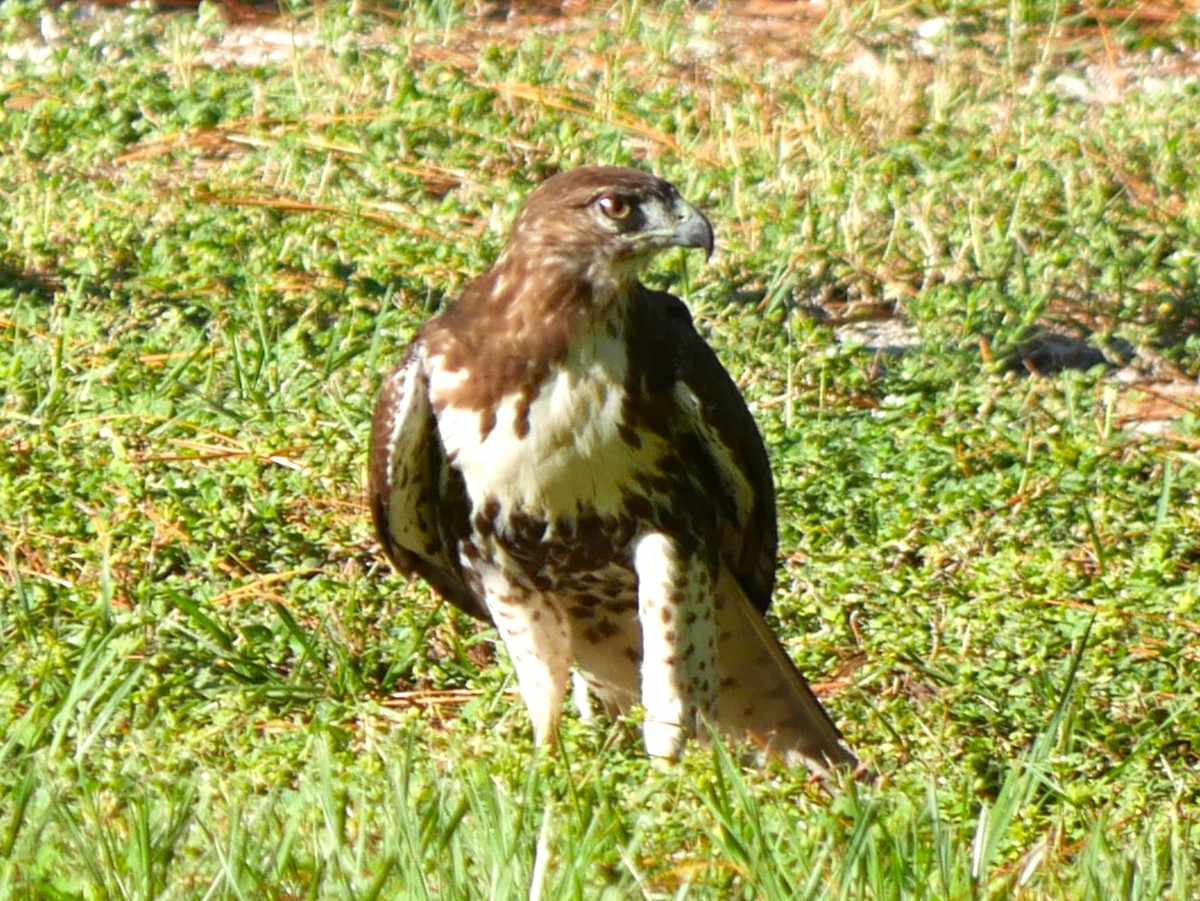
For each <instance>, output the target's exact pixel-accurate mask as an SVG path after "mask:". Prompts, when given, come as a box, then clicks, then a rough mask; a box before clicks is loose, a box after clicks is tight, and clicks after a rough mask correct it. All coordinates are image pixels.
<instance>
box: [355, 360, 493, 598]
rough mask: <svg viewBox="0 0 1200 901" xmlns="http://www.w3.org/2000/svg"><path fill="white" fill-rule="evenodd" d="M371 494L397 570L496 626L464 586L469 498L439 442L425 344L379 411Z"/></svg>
mask: <svg viewBox="0 0 1200 901" xmlns="http://www.w3.org/2000/svg"><path fill="white" fill-rule="evenodd" d="M367 495H368V502H369V504H370V507H371V517H372V519H373V520H374V523H375V533H376V535H378V537H379V541H380V544H382V545H383V549H384V551H385V552H386V553H387V555H388V559H390V560H391V561H392V564H393V565H394V566H395V567H396V569H397V570H398V571H399V572H401V573H403V574H404V575H406V576H420V577H421V578H422V579H424V580H425V581H426V582H427V583H429V585H430V586H432V587H433V588H434V590H436V591H437V592H438V594H440V595H441V596H442V597H443V598H445V599H446V600H448V601H449V602H450V603H452V604H453V605H454V606H455V607H457V608H458V609H459V610H462V611H463V612H464V613H469V614H470V615H471V616H474V617H477V618H478V619H482V620H488V619H490V616H489V615H488V612H487V608H486V607H485V606H484V604H483V602H482V601H481V600H480V598H479V597H478V596H477V595H476V594H475V593H474V592H472V591H471V590H470V589H469V588H468V587H467V585H466V583H465V581H464V580H463V573H462V565H461V563H460V562H459V557H458V539H459V538H460V537H461V536H462V535H464V534H465V533H466V530H467V515H468V505H467V500H466V492H465V489H464V488H463V484H462V477H461V476H460V475H459V473H458V471H457V470H455V469H454V468H453V467H451V466H450V465H449V463H448V461H447V460H446V452H445V450H444V449H443V447H442V442H441V439H440V438H439V437H438V431H437V421H436V419H435V418H434V411H433V407H432V406H431V405H430V403H429V381H428V377H427V374H426V370H425V348H424V344H423V343H422V341H421V339H420V338H419V337H418V338H417V340H415V341H413V343H412V344H411V345H409V348H408V353H407V354H406V356H405V358H404V362H403V363H401V364H400V366H398V367H397V368H396V369H395V370H394V371H393V372H392V374H391V375H389V376H388V377H387V379H386V380H385V381H384V383H383V388H382V390H381V391H380V394H379V400H378V402H377V403H376V405H375V415H374V419H373V425H372V429H371V451H370V473H369V475H368V486H367Z"/></svg>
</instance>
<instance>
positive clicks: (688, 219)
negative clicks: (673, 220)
mask: <svg viewBox="0 0 1200 901" xmlns="http://www.w3.org/2000/svg"><path fill="white" fill-rule="evenodd" d="M675 209H676V214H677V215H682V216H683V219H682V221H681V222H680V223H679V224H678V225H677V226H675V234H674V236H673V239H672V242H673V243H674V244H676V245H678V246H679V247H700V248H703V249H704V258H705V259H706V260H707V259H708V258H709V257H711V256H712V252H713V230H712V225H711V224H710V223H709V221H708V220H707V219H705V218H704V214H703V213H701V212H700V211H699V210H698V209H696V208H695V207H694V206H692V205H691V204H689V203H684V202H682V201H681V202H680V203H679V204H678V205H677V206H676V208H675Z"/></svg>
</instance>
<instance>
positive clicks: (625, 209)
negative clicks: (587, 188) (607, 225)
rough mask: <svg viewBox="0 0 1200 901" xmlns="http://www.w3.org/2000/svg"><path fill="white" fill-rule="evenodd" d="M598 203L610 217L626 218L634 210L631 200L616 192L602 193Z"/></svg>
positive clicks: (601, 209)
mask: <svg viewBox="0 0 1200 901" xmlns="http://www.w3.org/2000/svg"><path fill="white" fill-rule="evenodd" d="M596 203H598V204H599V205H600V211H601V212H603V213H604V215H605V216H607V217H608V218H609V219H624V218H626V217H627V216H628V215H629V213H630V211H632V210H633V205H632V204H630V203H629V201H627V200H625V199H624V198H623V197H618V196H617V195H616V194H601V195H600V199H599V200H597V201H596Z"/></svg>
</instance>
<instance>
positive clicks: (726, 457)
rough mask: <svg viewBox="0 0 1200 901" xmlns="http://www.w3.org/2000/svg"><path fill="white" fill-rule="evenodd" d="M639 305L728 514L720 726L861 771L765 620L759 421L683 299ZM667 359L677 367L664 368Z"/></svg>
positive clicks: (678, 439)
mask: <svg viewBox="0 0 1200 901" xmlns="http://www.w3.org/2000/svg"><path fill="white" fill-rule="evenodd" d="M637 310H638V314H637V315H638V317H639V318H640V320H641V321H640V322H637V323H636V325H635V327H634V328H633V329H631V334H632V335H633V336H640V337H634V338H632V339H631V344H632V345H633V353H632V356H633V357H634V359H637V358H638V357H639V356H641V357H642V360H644V361H645V365H646V366H647V367H648V368H647V372H648V373H649V376H648V377H649V378H663V377H671V378H673V379H674V381H675V385H674V387H673V390H672V393H674V394H675V395H676V397H681V401H682V402H681V403H680V409H678V411H677V412H678V414H679V419H678V421H677V426H676V428H677V429H679V430H680V431H677V432H676V434H675V435H673V440H674V441H675V443H676V444H678V445H681V446H685V447H689V446H690V448H691V453H689V454H688V455H687V458H686V463H687V465H689V466H691V467H694V468H697V469H700V470H706V471H705V472H703V473H701V474H700V480H701V481H702V482H703V483H705V484H706V485H707V486H708V487H709V489H710V490H709V491H708V497H709V499H710V500H711V501H712V502H713V503H715V504H716V506H717V507H718V510H719V534H720V541H721V548H720V552H721V553H720V556H721V560H720V564H719V566H718V573H717V580H716V584H715V586H714V591H715V594H716V626H717V644H718V650H717V655H716V663H717V709H716V721H715V725H716V726H717V727H719V728H720V729H721V730H722V731H723V732H725V733H726V734H729V735H732V736H735V737H737V736H743V735H745V736H749V737H750V738H751V739H753V740H754V741H755V742H757V743H758V744H759V745H760V746H761V747H763V748H764V750H766V751H767V752H768V753H769V754H771V755H776V756H782V757H784V758H787V759H789V760H790V759H791V758H793V757H799V758H800V759H803V760H806V761H807V762H808V763H809V765H812V766H816V767H817V768H818V769H824V768H825V767H827V766H831V765H835V766H845V767H849V768H853V767H855V766H856V765H857V763H858V761H857V759H856V758H855V757H854V755H853V754H852V753H850V752H849V751H848V750H847V749H846V747H845V745H844V744H843V743H842V740H841V733H840V732H839V731H838V729H837V727H836V726H835V725H834V723H833V721H832V720H831V719H830V717H829V715H828V713H827V712H826V711H825V709H824V708H823V707H822V706H821V703H820V702H819V701H818V700H817V698H816V696H815V695H814V694H813V692H812V689H811V688H810V687H809V685H808V682H807V680H805V678H804V676H803V675H801V673H800V671H799V670H798V669H797V668H796V665H795V664H794V663H793V662H792V660H791V658H790V657H789V656H788V655H787V653H786V652H785V651H784V649H783V647H782V646H781V645H780V644H779V641H778V639H777V638H776V637H775V635H774V634H773V633H772V632H771V629H770V627H769V626H768V624H767V622H766V620H765V619H764V618H763V614H764V613H765V612H766V610H767V607H768V606H769V604H770V601H771V592H772V589H773V587H774V581H775V554H776V550H777V544H778V537H777V528H776V518H775V517H776V513H775V488H774V480H773V479H772V476H771V467H770V462H769V459H768V457H767V452H766V447H765V446H764V445H763V441H762V437H761V435H760V434H759V431H758V426H757V425H756V423H755V422H754V417H753V415H752V414H751V413H750V410H749V408H748V407H747V406H746V402H745V400H744V399H743V398H742V395H741V392H740V391H739V390H738V388H737V385H736V384H735V383H734V382H733V379H732V378H730V376H729V373H728V372H727V371H726V370H725V368H724V367H723V366H722V365H721V362H720V360H718V359H717V356H716V354H715V353H714V352H713V350H712V348H711V347H709V345H708V344H707V343H706V342H705V341H704V339H703V338H701V337H700V335H699V334H698V333H697V332H696V329H695V327H694V325H693V323H692V318H691V314H690V312H689V311H688V309H687V307H686V306H685V305H684V303H683V301H681V300H679V299H678V298H676V297H674V296H672V295H670V294H666V293H663V292H652V291H645V292H644V294H643V298H642V302H641V303H640V304H639V305H638V307H637ZM639 342H640V343H641V344H642V346H641V347H640V348H639V347H638V346H637V345H638V343H639ZM647 354H649V355H648V356H647ZM667 360H670V361H671V362H672V363H673V365H670V366H666V365H663V364H664V363H665V362H666V361H667ZM680 385H682V386H686V389H687V390H686V391H683V392H680V391H679V386H680ZM646 387H647V389H648V390H649V391H651V392H653V391H655V390H656V389H657V390H660V391H661V390H664V389H671V388H672V386H668V385H666V384H659V385H653V384H648V385H647V386H646ZM693 398H694V403H693V402H692V399H693Z"/></svg>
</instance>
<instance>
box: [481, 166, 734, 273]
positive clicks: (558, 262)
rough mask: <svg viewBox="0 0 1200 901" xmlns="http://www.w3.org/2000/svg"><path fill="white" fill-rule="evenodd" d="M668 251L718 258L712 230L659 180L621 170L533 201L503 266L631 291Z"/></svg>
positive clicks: (561, 184) (575, 179)
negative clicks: (522, 262)
mask: <svg viewBox="0 0 1200 901" xmlns="http://www.w3.org/2000/svg"><path fill="white" fill-rule="evenodd" d="M668 247H700V248H703V249H704V251H705V252H706V253H707V254H711V253H712V249H713V231H712V226H711V225H710V224H709V222H708V220H707V219H706V218H704V215H703V214H702V213H700V211H699V210H697V209H696V208H695V207H693V206H692V205H691V204H690V203H688V202H687V201H685V200H684V199H683V198H682V197H680V196H679V192H678V191H677V190H675V186H674V185H672V184H670V183H669V182H666V181H664V180H663V179H661V178H658V177H656V176H653V175H649V174H647V173H644V172H639V171H637V170H635V169H625V168H621V167H616V166H594V167H588V168H584V169H575V170H573V171H570V172H563V173H560V174H558V175H555V176H553V177H551V178H549V179H547V180H546V181H545V182H543V183H542V184H541V185H540V186H539V187H538V188H537V190H535V191H534V192H533V193H532V194H530V195H529V198H528V200H527V201H526V202H525V206H524V208H523V209H522V210H521V214H520V215H519V216H518V217H517V221H516V223H515V224H514V225H513V229H512V233H511V235H510V236H509V239H508V244H507V245H506V247H505V251H504V254H503V255H502V257H501V260H504V259H505V258H506V257H511V256H512V255H513V254H515V253H519V254H520V255H521V256H522V257H523V258H524V259H526V260H529V261H530V262H533V261H537V262H539V263H541V264H542V265H551V266H554V267H556V268H558V269H559V271H560V274H559V278H562V277H563V276H565V275H566V274H567V273H573V274H574V275H576V277H577V278H578V279H579V280H580V281H586V282H590V283H592V284H595V285H600V284H603V283H605V282H613V283H616V285H618V286H621V287H624V286H627V285H628V284H629V283H631V282H632V281H634V280H636V278H637V273H638V271H639V270H640V269H641V268H642V267H643V266H644V265H645V264H646V263H647V262H648V261H649V260H650V258H651V257H653V256H654V255H655V254H656V253H658V252H659V251H661V250H665V249H666V248H668Z"/></svg>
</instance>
